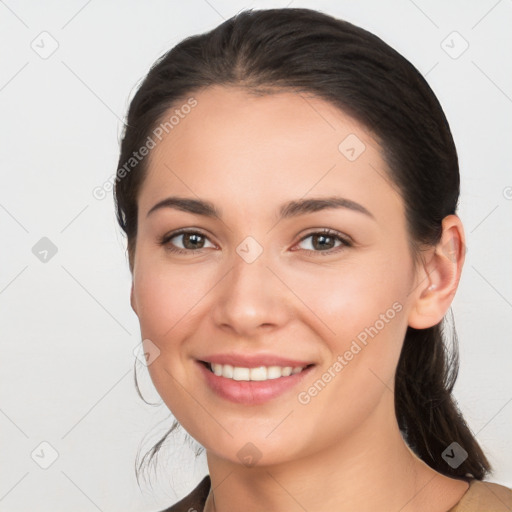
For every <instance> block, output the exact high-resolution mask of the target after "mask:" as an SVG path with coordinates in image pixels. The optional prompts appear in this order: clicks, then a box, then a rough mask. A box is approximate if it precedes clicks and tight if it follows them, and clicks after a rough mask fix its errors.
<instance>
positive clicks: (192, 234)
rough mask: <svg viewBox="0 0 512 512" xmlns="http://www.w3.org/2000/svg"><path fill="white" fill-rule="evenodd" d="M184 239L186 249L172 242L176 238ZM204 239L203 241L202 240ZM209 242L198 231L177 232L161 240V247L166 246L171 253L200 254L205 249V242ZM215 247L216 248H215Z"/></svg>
mask: <svg viewBox="0 0 512 512" xmlns="http://www.w3.org/2000/svg"><path fill="white" fill-rule="evenodd" d="M180 237H181V238H182V244H183V245H184V248H183V249H182V248H180V247H176V246H175V244H174V243H171V240H174V239H175V238H180ZM201 239H202V240H201ZM205 240H207V238H206V236H205V235H203V234H202V233H200V232H198V231H177V232H175V233H171V234H170V235H165V236H164V237H162V239H161V240H160V242H159V243H160V245H165V246H166V247H167V249H168V250H170V251H171V252H177V253H187V252H189V253H190V252H200V251H201V249H203V247H204V241H205ZM213 247H214V246H213Z"/></svg>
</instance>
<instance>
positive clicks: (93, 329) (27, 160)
mask: <svg viewBox="0 0 512 512" xmlns="http://www.w3.org/2000/svg"><path fill="white" fill-rule="evenodd" d="M285 6H290V7H310V8H317V9H320V10H323V11H324V12H327V13H330V14H333V15H335V16H337V17H340V18H344V19H347V20H348V21H350V22H352V23H355V24H357V25H360V26H362V27H364V28H366V29H368V30H370V31H372V32H374V33H376V34H377V35H378V36H380V37H381V38H383V39H384V40H385V41H386V42H388V43H389V44H390V45H391V46H393V47H394V48H396V49H397V50H398V51H399V52H401V53H402V54H403V55H404V56H405V57H406V58H408V59H409V60H411V62H412V63H413V64H414V65H415V66H416V67H417V68H418V69H419V70H420V72H421V73H423V74H424V75H425V76H426V77H427V80H428V81H429V83H430V84H431V86H432V88H433V89H434V91H435V92H436V94H437V95H438V97H439V99H440V101H441V104H442V105H443V107H444V109H445V112H446V115H447V117H448V119H449V121H450V124H451V127H452V131H453V135H454V138H455V142H456V145H457V148H458V152H459V158H460V165H461V177H462V196H461V202H460V210H459V214H460V216H461V218H462V220H463V222H464V225H465V228H466V235H467V245H468V252H467V259H466V265H465V268H464V271H463V275H462V280H461V284H460V288H459V292H458V294H457V296H456V299H455V301H454V305H453V312H454V315H455V321H456V326H457V329H458V334H459V341H460V356H461V369H460V373H459V379H458V381H457V384H456V387H455V397H456V399H457V400H458V403H459V406H460V408H461V409H462V411H463V413H464V415H465V418H466V420H467V421H468V423H469V425H470V427H471V428H472V430H473V431H474V432H475V434H476V437H477V439H478V441H479V442H480V443H481V445H482V447H483V448H484V449H485V450H486V453H487V454H488V456H489V459H490V461H491V463H492V464H493V466H494V468H495V472H494V474H493V475H492V476H491V478H490V480H492V481H495V482H498V483H501V484H504V485H508V486H512V441H511V434H510V432H512V429H511V425H512V421H511V418H512V403H511V401H512V372H511V369H512V364H511V360H512V358H511V355H512V325H511V318H512V315H511V308H512V279H511V268H512V265H511V263H510V262H511V261H512V254H511V253H512V248H511V236H510V235H511V233H512V229H511V228H512V215H511V213H512V200H511V197H512V188H511V187H512V173H511V171H510V164H511V152H510V147H511V145H512V115H511V114H512V73H511V67H512V66H511V64H510V63H511V60H510V56H511V55H512V36H511V30H510V27H511V26H512V24H511V21H512V1H511V0H501V1H496V0H481V1H476V0H475V1H467V0H466V1H462V0H459V1H451V2H445V1H441V0H438V1H426V0H415V1H414V2H413V1H410V0H394V1H388V2H380V1H360V2H354V1H336V2H334V1H331V2H328V1H318V2H313V1H299V0H295V1H293V2H290V0H285V1H260V2H250V1H248V0H240V1H227V0H208V2H207V1H206V0H192V1H189V2H179V3H178V2H171V1H156V0H154V1H147V2H142V1H141V2H134V1H121V0H117V1H101V2H100V1H98V0H92V1H85V0H80V1H68V2H65V3H64V2H55V1H53V2H52V1H46V2H36V1H32V2H27V1H25V2H21V1H14V0H5V1H1V2H0V59H1V61H0V173H1V185H0V223H1V224H0V225H1V241H2V245H1V250H0V322H1V324H0V329H1V331H0V332H1V334H0V343H1V347H0V349H1V363H0V364H1V379H0V384H1V386H0V429H1V436H0V450H1V453H0V460H1V468H0V510H2V511H13V512H15V511H28V510H30V511H52V512H58V511H68V510H73V511H76V512H79V511H94V510H101V511H115V510H126V511H156V510H160V509H163V508H165V507H168V506H169V505H171V504H172V503H174V502H175V501H177V500H178V498H181V497H182V496H184V495H185V494H187V493H188V492H189V491H190V490H191V489H192V488H193V487H195V485H196V484H197V483H198V482H199V480H200V478H201V477H202V476H203V475H204V474H206V472H207V468H206V464H205V460H204V454H203V455H202V456H200V457H199V458H198V459H195V458H194V455H193V452H192V450H191V449H189V448H188V445H187V444H186V443H184V436H176V437H175V438H173V439H174V440H173V439H171V443H170V444H169V447H168V449H166V451H165V453H163V457H162V458H161V461H162V464H161V465H160V466H159V470H158V471H159V478H158V479H156V480H155V481H154V482H155V485H154V487H153V488H151V487H150V486H149V485H146V484H145V483H144V481H142V482H141V486H142V487H141V488H139V487H138V486H137V482H136V480H135V474H134V461H135V455H136V452H137V450H138V449H139V448H141V449H142V450H144V449H147V448H149V447H150V446H152V444H153V443H154V442H155V441H156V440H158V439H159V438H160V436H161V434H162V433H163V432H164V431H165V430H166V429H167V428H168V426H169V425H170V424H171V421H172V418H171V417H170V416H169V413H168V411H167V410H166V408H165V406H163V405H162V406H157V407H150V406H148V405H146V404H144V402H142V401H141V400H140V398H139V397H138V395H137V394H136V391H135V387H134V383H133V373H134V362H135V360H136V359H135V356H134V354H133V349H134V347H135V346H136V345H137V343H138V342H139V341H140V337H139V335H140V333H139V328H138V323H137V318H136V316H135V314H134V313H133V312H132V310H131V308H130V305H129V289H130V274H129V270H128V265H127V259H126V256H125V250H124V248H125V241H124V239H123V237H122V236H121V234H120V230H119V228H118V227H117V224H116V222H115V217H114V206H113V201H112V194H108V197H107V198H106V199H103V200H97V199H95V198H94V197H93V195H92V190H93V188H94V187H96V186H98V185H102V184H103V183H104V182H105V181H106V180H108V179H109V177H111V176H112V174H113V173H115V171H116V165H117V159H118V148H119V138H120V134H121V127H122V121H123V119H124V116H125V113H126V110H127V107H128V103H129V99H130V98H131V97H132V95H133V93H134V91H135V89H136V86H137V85H138V83H139V82H140V80H141V79H142V78H143V77H144V75H145V74H146V73H147V71H148V69H149V67H150V65H151V64H152V63H153V62H154V61H155V60H156V58H157V57H158V56H160V55H161V54H162V53H163V52H165V51H167V50H168V49H169V48H171V47H172V46H173V45H175V44H176V43H178V42H179V41H180V40H181V39H183V38H184V37H186V36H189V35H192V34H196V33H200V32H204V31H206V30H209V29H211V28H213V27H215V26H216V25H218V24H219V23H220V22H222V21H223V19H227V18H229V17H230V16H232V15H234V14H235V13H236V12H238V11H239V10H241V9H243V8H248V7H254V8H265V7H285ZM43 31H46V32H48V33H49V34H50V36H48V35H43V36H39V35H40V34H41V32H43ZM453 31H456V32H458V33H459V34H460V36H462V38H463V39H461V38H460V37H459V36H457V35H453V34H452V33H453ZM42 38H46V39H44V42H41V40H42ZM53 40H55V41H56V43H52V41H53ZM464 40H465V41H467V43H468V44H469V47H468V49H467V50H466V51H465V52H464V53H462V54H461V55H460V56H458V58H453V56H454V55H455V54H457V53H459V52H460V51H461V50H462V49H463V48H464V45H465V43H464ZM443 41H444V43H443ZM51 44H58V48H57V49H56V51H55V52H54V53H53V54H52V55H50V56H47V58H42V57H41V56H40V55H39V54H38V53H36V51H34V49H33V48H32V47H31V45H32V46H36V47H37V45H39V48H42V47H43V46H44V47H45V48H46V51H48V48H51ZM39 51H43V50H42V49H40V50H39ZM447 52H448V53H447ZM450 52H451V54H452V55H449V53H450ZM42 237H47V238H49V239H50V240H51V241H52V243H53V244H54V245H55V246H56V248H57V253H56V254H55V255H54V256H53V257H51V258H49V260H48V261H47V262H42V261H40V260H39V259H38V258H37V257H36V256H35V255H34V254H33V252H32V248H33V247H34V245H35V244H36V243H37V242H38V241H39V240H40V239H41V238H42ZM138 375H139V378H140V379H141V381H142V383H141V387H142V391H143V394H144V396H145V397H146V399H147V400H148V401H152V402H156V403H160V401H159V397H158V395H157V393H156V391H155V390H154V388H152V385H151V383H150V381H149V379H148V377H147V369H146V368H145V367H144V366H143V365H141V364H140V363H139V364H138ZM148 434H149V436H147V435H148ZM42 442H46V443H49V445H51V447H50V446H48V445H42V446H40V443H42ZM141 442H143V445H142V447H141V446H140V444H141ZM173 443H174V444H173ZM34 450H36V451H35V452H34ZM53 450H55V451H56V453H57V454H58V457H57V459H56V460H55V462H53V464H51V466H50V467H48V468H47V469H43V468H41V467H40V465H39V464H44V463H50V462H51V461H52V459H51V456H52V453H53ZM33 452H34V453H35V455H34V456H33V457H32V456H31V454H32V453H33ZM143 453H144V451H143ZM165 460H166V462H165V463H164V461H165ZM36 461H37V462H39V464H38V463H37V462H36Z"/></svg>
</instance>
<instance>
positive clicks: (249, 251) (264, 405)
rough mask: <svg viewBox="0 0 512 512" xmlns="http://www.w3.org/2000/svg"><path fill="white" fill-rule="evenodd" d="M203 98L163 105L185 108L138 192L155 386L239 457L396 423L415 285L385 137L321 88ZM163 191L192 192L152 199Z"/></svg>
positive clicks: (318, 444) (209, 92)
mask: <svg viewBox="0 0 512 512" xmlns="http://www.w3.org/2000/svg"><path fill="white" fill-rule="evenodd" d="M194 97H195V99H196V101H197V104H196V105H195V106H194V107H193V108H190V109H189V108H183V109H181V110H180V105H178V106H176V107H175V108H173V109H172V112H170V113H169V116H168V117H170V116H171V115H172V114H173V112H174V111H175V110H176V109H178V110H180V112H181V115H180V116H178V117H179V121H178V122H176V120H174V121H175V123H174V124H173V125H172V129H170V128H169V125H168V126H167V131H168V134H167V135H166V136H165V137H162V140H161V141H158V142H157V144H156V147H154V149H152V150H151V153H150V155H149V169H148V174H147V177H146V179H145V181H144V184H143V186H142V188H141V190H140V195H139V199H138V205H139V213H138V215H139V217H138V235H137V242H136V251H135V257H134V274H133V290H132V306H133V308H134V310H135V311H136V313H137V315H138V317H139V320H140V326H141V333H142V338H143V339H144V340H150V341H145V349H146V350H147V351H148V352H149V353H150V356H149V357H150V359H149V363H150V364H149V372H150V375H151V378H152V380H153V382H154V384H155V386H156V389H157V390H158V392H159V394H160V395H161V397H162V399H163V400H164V402H165V403H166V404H167V406H168V407H169V409H170V410H171V411H172V413H173V414H174V416H175V417H176V419H177V420H178V421H179V422H180V423H181V424H182V426H183V427H184V428H185V429H186V430H187V431H188V432H189V433H190V434H191V435H192V436H193V437H194V438H195V439H196V440H197V441H198V442H199V443H200V444H202V445H203V446H204V447H205V448H207V450H208V451H209V452H210V453H213V454H215V455H216V456H218V457H222V458H224V459H228V460H230V461H232V462H235V463H238V464H240V463H243V464H246V465H252V464H254V463H257V464H275V463H278V462H285V461H290V460H295V459H298V458H299V457H303V456H305V455H312V454H313V453H318V452H320V450H323V449H325V448H331V449H332V448H334V447H335V446H340V445H341V444H342V443H343V442H344V441H345V440H347V439H352V441H354V443H364V441H365V439H366V440H368V439H369V438H368V437H365V435H366V433H368V434H369V433H370V432H373V433H375V432H376V431H377V432H378V430H376V429H384V430H385V429H386V428H388V426H390V425H392V420H394V408H393V384H394V374H395V369H396V366H397V362H398V358H399V355H400V350H401V346H402V342H403V338H404V335H405V330H406V328H407V324H408V314H409V312H410V311H411V309H412V300H413V297H414V294H412V293H411V292H412V291H413V290H414V289H415V287H416V284H417V282H416V281H417V277H416V274H415V271H414V267H413V262H412V258H411V254H410V252H409V245H408V238H407V230H406V218H405V214H404V206H403V201H402V199H401V197H400V196H399V194H398V193H397V191H396V189H395V188H394V187H393V185H392V184H391V182H390V180H389V178H388V175H387V170H386V166H385V163H384V161H383V159H382V158H381V155H380V153H379V147H378V145H377V142H376V141H375V140H374V139H373V138H372V135H371V134H370V133H369V132H368V131H367V130H365V129H364V128H363V127H362V126H361V125H360V124H359V123H357V122H355V121H354V120H353V119H351V118H350V117H348V116H347V115H345V114H343V113H342V112H340V111H339V110H337V109H336V108H335V107H333V106H332V105H331V104H329V103H327V102H324V101H323V100H320V99H317V98H316V99H315V98H313V97H306V96H303V95H300V94H296V93H292V92H281V93H278V94H273V95H267V96H260V97H257V96H253V95H250V94H248V93H247V92H244V91H242V90H241V89H237V88H228V87H218V86H216V87H212V88H208V89H205V90H202V91H201V92H200V93H198V94H195V95H194ZM185 103H186V101H184V104H185ZM184 112H188V113H186V114H184ZM178 117H177V118H176V119H178ZM161 132H162V130H160V131H159V132H158V133H161ZM163 133H164V134H165V130H164V131H163ZM168 198H181V199H188V200H190V201H189V203H188V206H186V205H182V206H181V207H173V206H172V203H171V201H169V202H168V203H167V206H166V205H160V207H157V208H155V209H153V208H154V207H155V205H157V204H158V203H160V202H162V201H164V200H166V199H168ZM313 199H315V200H317V201H316V202H311V201H312V200H313ZM326 199H329V200H331V199H333V200H335V205H334V206H333V205H331V206H329V207H325V206H326V204H327V203H322V202H321V201H322V200H326ZM200 202H207V203H208V204H209V205H210V206H213V207H214V209H215V211H216V212H217V214H218V217H216V216H214V215H212V214H211V212H210V211H209V209H208V208H205V207H199V206H198V205H199V203H200ZM303 203H304V205H303ZM301 205H302V206H301ZM192 206H193V208H189V207H192ZM323 206H324V207H323ZM191 209H193V210H195V211H189V210H191ZM182 229H184V230H187V231H188V232H189V234H183V233H181V234H175V233H176V232H177V231H178V230H182ZM325 229H327V230H329V231H330V233H327V234H325V233H324V234H323V233H322V230H325ZM190 233H192V234H190ZM338 237H339V238H338ZM162 239H164V241H165V243H163V244H162V243H161V241H162ZM173 249H176V250H181V252H173ZM212 361H214V362H216V363H217V365H218V366H217V367H216V368H217V373H220V371H222V372H223V373H222V374H221V375H215V374H214V373H212V372H211V371H210V370H209V369H207V367H206V364H205V363H204V362H206V363H208V362H212ZM222 363H225V364H224V365H223V366H220V365H221V364H222ZM229 363H231V366H232V367H238V368H239V369H237V368H234V369H232V370H230V366H229ZM262 366H263V368H261V367H262ZM269 367H277V368H271V369H269ZM285 367H291V368H297V367H300V368H303V367H306V369H305V370H303V371H300V372H299V373H292V374H291V375H290V376H287V374H288V373H289V371H290V370H289V369H288V370H281V368H285ZM219 368H220V370H219ZM295 371H298V370H295ZM283 372H284V374H283ZM233 377H234V378H233ZM271 377H272V378H271ZM250 378H254V379H258V380H246V379H250ZM238 379H241V380H238ZM259 379H262V380H259ZM356 439H357V441H356ZM354 447H355V446H354ZM359 448H360V447H359V446H358V449H359Z"/></svg>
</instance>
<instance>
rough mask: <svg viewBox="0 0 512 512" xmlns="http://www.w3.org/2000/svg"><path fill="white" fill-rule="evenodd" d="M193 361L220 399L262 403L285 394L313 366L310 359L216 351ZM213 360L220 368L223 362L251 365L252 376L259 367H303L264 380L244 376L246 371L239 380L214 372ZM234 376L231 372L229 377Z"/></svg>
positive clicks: (296, 385) (243, 366)
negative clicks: (249, 378)
mask: <svg viewBox="0 0 512 512" xmlns="http://www.w3.org/2000/svg"><path fill="white" fill-rule="evenodd" d="M196 364H197V367H198V369H199V372H200V373H201V375H202V378H203V379H204V380H203V382H205V384H206V385H207V386H208V388H209V389H210V390H211V391H213V392H214V393H215V394H216V395H217V396H218V397H220V398H222V399H225V400H228V401H230V402H234V403H236V404H241V405H259V404H263V403H266V402H268V401H270V400H272V399H275V398H277V397H279V396H281V395H283V394H285V392H287V391H291V390H293V389H294V388H296V387H298V384H299V383H300V382H301V381H302V380H303V379H304V378H305V376H306V375H308V374H309V373H311V372H312V371H313V369H314V367H315V366H316V365H315V364H314V363H311V362H310V361H305V360H297V359H289V358H284V357H280V356H275V355H270V354H263V355H262V354H258V355H252V356H247V355H239V354H216V355H212V356H208V357H205V358H204V359H200V360H199V359H198V360H197V361H196ZM212 364H213V365H214V366H222V367H223V368H224V365H230V366H232V369H233V371H234V372H236V371H237V370H236V368H238V369H240V370H243V371H244V372H245V373H247V372H248V371H249V369H251V370H250V373H251V376H252V373H253V370H255V369H257V368H261V367H267V368H272V367H282V368H287V367H288V368H290V369H291V368H302V370H301V371H298V372H296V373H291V374H288V372H286V374H285V373H283V374H282V375H281V376H280V377H278V378H269V379H266V380H261V379H257V380H252V379H251V380H247V378H246V377H247V376H245V375H244V376H242V377H241V379H240V380H236V379H234V378H227V377H225V376H223V375H216V374H215V373H214V372H212ZM244 369H245V370H244ZM234 376H235V375H232V377H234Z"/></svg>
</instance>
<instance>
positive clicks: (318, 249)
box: [301, 229, 352, 254]
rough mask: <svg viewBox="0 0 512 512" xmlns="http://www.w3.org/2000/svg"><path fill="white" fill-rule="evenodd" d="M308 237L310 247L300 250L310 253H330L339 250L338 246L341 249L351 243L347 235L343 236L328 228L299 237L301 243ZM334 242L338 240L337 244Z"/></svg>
mask: <svg viewBox="0 0 512 512" xmlns="http://www.w3.org/2000/svg"><path fill="white" fill-rule="evenodd" d="M308 239H311V242H310V243H309V247H310V248H306V249H302V250H305V251H308V252H311V253H327V254H332V253H336V252H339V250H340V247H341V250H342V249H343V248H345V247H350V246H352V243H351V241H350V240H349V239H348V237H345V236H343V235H341V234H340V233H338V232H337V231H333V230H330V229H325V230H322V231H316V232H313V233H309V234H308V235H306V236H305V237H303V238H302V239H301V243H302V242H304V241H305V240H308ZM336 242H339V243H338V245H336Z"/></svg>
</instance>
